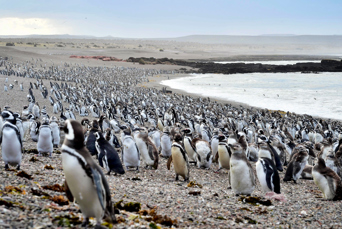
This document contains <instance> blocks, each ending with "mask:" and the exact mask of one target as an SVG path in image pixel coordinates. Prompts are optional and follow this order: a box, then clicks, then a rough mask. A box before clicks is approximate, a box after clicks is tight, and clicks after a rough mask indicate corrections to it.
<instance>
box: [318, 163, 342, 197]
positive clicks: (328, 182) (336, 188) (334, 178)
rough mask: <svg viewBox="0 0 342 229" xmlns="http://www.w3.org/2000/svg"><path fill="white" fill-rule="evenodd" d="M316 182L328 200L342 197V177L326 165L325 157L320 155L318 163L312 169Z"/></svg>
mask: <svg viewBox="0 0 342 229" xmlns="http://www.w3.org/2000/svg"><path fill="white" fill-rule="evenodd" d="M312 176H313V179H314V182H315V184H316V185H317V186H318V188H319V189H320V190H321V191H322V192H323V198H324V199H326V200H341V199H342V184H341V178H340V177H339V176H338V175H337V174H336V173H335V172H334V171H333V170H332V169H330V168H328V167H327V166H326V165H325V161H324V159H323V158H321V157H318V163H317V164H316V165H315V166H314V167H313V169H312Z"/></svg>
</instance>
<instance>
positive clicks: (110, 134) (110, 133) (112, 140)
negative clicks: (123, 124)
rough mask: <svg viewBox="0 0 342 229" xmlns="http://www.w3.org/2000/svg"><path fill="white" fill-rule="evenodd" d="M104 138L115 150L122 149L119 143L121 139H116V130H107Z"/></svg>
mask: <svg viewBox="0 0 342 229" xmlns="http://www.w3.org/2000/svg"><path fill="white" fill-rule="evenodd" d="M104 138H105V139H106V140H107V141H108V142H109V144H110V145H111V146H113V147H114V148H120V147H121V145H120V143H119V139H118V138H117V137H116V135H115V131H114V130H111V129H110V128H107V129H106V132H105V135H104Z"/></svg>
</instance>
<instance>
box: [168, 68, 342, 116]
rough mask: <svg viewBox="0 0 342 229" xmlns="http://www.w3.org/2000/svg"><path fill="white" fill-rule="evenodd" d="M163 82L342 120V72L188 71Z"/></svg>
mask: <svg viewBox="0 0 342 229" xmlns="http://www.w3.org/2000/svg"><path fill="white" fill-rule="evenodd" d="M161 84H162V85H165V86H169V87H171V88H174V89H180V90H183V91H186V92H188V93H193V94H197V95H201V96H204V97H210V98H212V99H215V98H217V99H221V100H226V101H236V102H240V103H244V104H248V105H250V106H254V107H260V108H267V109H270V110H282V111H290V112H295V113H297V114H309V115H312V116H319V117H324V118H331V119H338V120H342V73H341V72H338V73H332V72H324V73H318V74H314V73H312V74H311V73H309V74H302V73H300V72H299V73H250V74H231V75H223V74H191V75H189V76H188V77H182V78H177V79H171V80H164V81H162V82H161Z"/></svg>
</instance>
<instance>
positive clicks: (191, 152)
mask: <svg viewBox="0 0 342 229" xmlns="http://www.w3.org/2000/svg"><path fill="white" fill-rule="evenodd" d="M182 132H184V134H185V136H184V139H183V145H184V150H185V152H186V153H187V154H188V157H189V162H190V163H194V164H196V161H197V159H196V158H197V152H196V148H195V146H194V145H193V144H192V131H191V129H190V128H185V129H184V130H182Z"/></svg>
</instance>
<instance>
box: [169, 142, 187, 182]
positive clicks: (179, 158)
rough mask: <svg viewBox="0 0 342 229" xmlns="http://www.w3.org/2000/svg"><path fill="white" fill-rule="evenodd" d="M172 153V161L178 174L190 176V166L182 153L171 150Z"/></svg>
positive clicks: (177, 150)
mask: <svg viewBox="0 0 342 229" xmlns="http://www.w3.org/2000/svg"><path fill="white" fill-rule="evenodd" d="M171 151H172V161H173V167H174V169H175V172H176V174H178V175H181V176H182V177H185V176H187V175H188V166H187V163H186V161H185V160H184V158H183V155H182V153H181V152H180V151H179V149H171Z"/></svg>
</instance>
